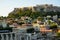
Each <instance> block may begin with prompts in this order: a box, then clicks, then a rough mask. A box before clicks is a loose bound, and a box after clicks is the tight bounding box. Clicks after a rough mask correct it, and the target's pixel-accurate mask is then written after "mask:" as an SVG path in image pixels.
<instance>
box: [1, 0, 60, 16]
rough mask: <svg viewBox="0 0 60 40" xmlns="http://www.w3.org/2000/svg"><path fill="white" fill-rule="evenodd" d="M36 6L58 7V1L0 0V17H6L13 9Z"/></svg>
mask: <svg viewBox="0 0 60 40" xmlns="http://www.w3.org/2000/svg"><path fill="white" fill-rule="evenodd" d="M36 4H39V5H41V4H53V5H57V6H60V0H0V16H7V15H8V13H9V12H11V11H12V10H13V9H14V8H15V7H24V6H33V5H36Z"/></svg>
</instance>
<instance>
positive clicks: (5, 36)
mask: <svg viewBox="0 0 60 40" xmlns="http://www.w3.org/2000/svg"><path fill="white" fill-rule="evenodd" d="M38 36H39V37H38ZM0 40H60V39H57V38H54V37H47V36H41V35H40V34H39V35H38V34H36V35H31V34H27V33H14V32H12V33H0Z"/></svg>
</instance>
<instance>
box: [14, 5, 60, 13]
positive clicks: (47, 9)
mask: <svg viewBox="0 0 60 40" xmlns="http://www.w3.org/2000/svg"><path fill="white" fill-rule="evenodd" d="M18 10H23V11H26V10H32V12H36V11H42V10H43V11H45V12H50V11H54V12H60V7H58V6H53V5H52V4H51V5H48V4H45V5H36V6H30V7H22V8H14V12H16V11H18Z"/></svg>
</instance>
